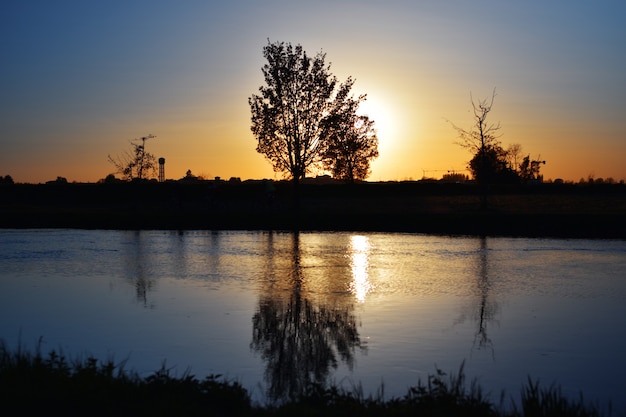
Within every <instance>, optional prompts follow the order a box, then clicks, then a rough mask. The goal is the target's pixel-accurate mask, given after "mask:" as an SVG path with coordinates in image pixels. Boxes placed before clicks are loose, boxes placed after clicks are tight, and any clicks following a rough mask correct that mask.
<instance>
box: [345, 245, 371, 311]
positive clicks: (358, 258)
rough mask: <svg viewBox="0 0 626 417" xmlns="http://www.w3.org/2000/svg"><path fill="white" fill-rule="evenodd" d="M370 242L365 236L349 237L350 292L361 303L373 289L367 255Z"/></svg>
mask: <svg viewBox="0 0 626 417" xmlns="http://www.w3.org/2000/svg"><path fill="white" fill-rule="evenodd" d="M370 248H371V245H370V242H369V238H368V237H367V236H359V235H355V236H350V249H349V255H348V256H350V266H351V267H352V282H350V292H351V293H353V294H354V296H355V297H356V299H357V301H358V302H360V303H362V302H364V301H365V296H366V295H367V293H368V292H370V291H371V290H372V289H373V286H372V284H371V283H370V281H369V254H370Z"/></svg>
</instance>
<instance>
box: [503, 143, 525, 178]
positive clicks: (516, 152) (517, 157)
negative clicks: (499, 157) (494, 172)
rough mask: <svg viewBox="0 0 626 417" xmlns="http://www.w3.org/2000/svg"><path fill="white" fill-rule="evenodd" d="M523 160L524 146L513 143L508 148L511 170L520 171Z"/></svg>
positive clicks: (507, 156)
mask: <svg viewBox="0 0 626 417" xmlns="http://www.w3.org/2000/svg"><path fill="white" fill-rule="evenodd" d="M521 158H522V145H520V144H519V143H512V144H510V145H509V146H508V147H507V148H506V160H507V164H508V165H509V168H511V169H512V170H513V171H517V170H518V169H519V164H520V162H521Z"/></svg>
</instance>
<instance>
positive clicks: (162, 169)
mask: <svg viewBox="0 0 626 417" xmlns="http://www.w3.org/2000/svg"><path fill="white" fill-rule="evenodd" d="M164 181H165V158H159V182H164Z"/></svg>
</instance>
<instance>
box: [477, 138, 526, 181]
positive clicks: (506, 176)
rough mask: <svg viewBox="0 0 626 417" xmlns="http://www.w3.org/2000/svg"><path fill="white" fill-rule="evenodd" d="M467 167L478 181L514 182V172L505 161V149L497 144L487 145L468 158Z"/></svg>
mask: <svg viewBox="0 0 626 417" xmlns="http://www.w3.org/2000/svg"><path fill="white" fill-rule="evenodd" d="M468 168H469V170H470V172H471V173H472V177H474V179H475V180H476V181H478V182H479V183H481V184H483V183H487V182H489V183H500V184H503V183H515V182H517V181H518V175H517V172H515V171H514V170H513V169H512V168H511V166H510V165H509V163H508V161H507V151H505V150H504V149H503V148H502V147H500V146H499V145H492V146H487V147H486V148H485V149H484V150H483V151H482V152H477V153H476V154H475V155H474V157H473V158H472V159H471V160H470V162H469V165H468Z"/></svg>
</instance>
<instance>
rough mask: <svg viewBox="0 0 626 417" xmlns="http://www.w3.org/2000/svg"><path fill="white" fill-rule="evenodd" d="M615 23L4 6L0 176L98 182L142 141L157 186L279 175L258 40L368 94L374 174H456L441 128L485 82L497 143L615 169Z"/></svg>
mask: <svg viewBox="0 0 626 417" xmlns="http://www.w3.org/2000/svg"><path fill="white" fill-rule="evenodd" d="M625 20H626V3H624V2H623V1H621V0H620V1H605V0H599V1H590V0H589V1H578V0H570V1H565V0H549V1H546V0H542V1H538V0H528V1H523V2H522V1H512V0H511V1H507V0H475V1H466V0H450V1H444V0H424V1H417V0H411V1H404V0H386V1H368V0H346V1H343V0H332V1H327V0H317V1H297V0H285V1H283V0H266V1H263V2H261V1H244V0H230V1H228V2H215V1H195V0H186V1H180V0H177V1H174V0H172V1H166V0H149V1H143V0H123V1H118V0H110V1H106V2H102V1H87V0H80V1H73V0H59V1H54V2H51V1H39V0H7V1H3V2H2V5H0V53H1V61H0V175H10V176H11V177H12V178H13V180H14V181H15V182H28V183H39V182H46V181H49V180H53V179H56V178H57V177H59V176H61V177H65V178H67V180H68V181H70V182H73V181H76V182H96V181H98V180H100V179H102V178H105V177H106V176H107V175H108V174H111V173H114V172H115V167H114V166H113V165H112V164H111V163H110V162H109V161H108V156H109V155H111V156H113V157H116V156H118V155H122V154H123V153H124V152H125V151H128V150H130V143H129V142H130V141H132V140H134V139H139V138H141V137H142V136H146V135H148V134H152V135H155V136H156V137H155V138H153V139H150V140H149V141H148V142H147V151H148V152H151V153H153V154H154V155H155V156H156V157H157V158H158V157H164V158H165V159H166V163H165V174H166V178H170V179H179V178H182V177H183V176H184V175H185V173H186V171H187V170H191V171H192V173H193V174H194V175H201V176H203V177H205V178H213V177H215V176H220V177H221V178H224V179H228V178H230V177H239V178H241V179H242V180H244V179H262V178H274V179H281V178H283V175H282V174H281V173H275V172H273V170H272V165H271V164H270V163H269V161H267V160H266V159H265V157H264V156H263V155H261V154H259V153H257V152H256V139H255V137H254V136H253V134H252V132H251V131H250V107H249V105H248V97H250V96H251V95H252V94H255V93H257V92H258V89H259V87H260V86H261V85H263V83H264V80H263V76H262V73H261V67H262V66H263V65H264V63H265V62H264V58H263V55H262V49H263V47H264V46H265V45H267V43H268V40H269V41H271V42H277V41H284V42H288V43H292V44H293V45H296V44H300V45H302V47H303V48H304V50H305V51H307V52H308V53H309V55H314V54H316V53H318V52H320V51H321V52H323V53H325V54H326V60H327V62H329V63H331V72H332V73H333V74H334V75H336V76H337V77H338V78H339V80H340V81H343V80H345V79H346V78H348V77H349V76H352V77H353V78H354V79H355V80H356V82H355V85H354V87H353V92H354V93H355V94H357V95H358V94H367V101H366V102H365V103H364V104H363V106H362V109H361V113H363V114H367V115H368V116H369V117H370V118H371V119H373V120H374V121H375V123H376V127H377V131H378V138H379V154H380V156H379V157H378V158H377V159H376V160H375V161H374V162H373V163H372V173H371V175H370V177H369V180H371V181H400V180H409V179H414V180H416V179H420V178H422V177H424V176H426V177H435V178H439V177H441V176H442V175H443V174H445V173H447V172H451V171H453V172H462V173H467V171H465V170H466V168H467V163H468V161H469V160H470V159H471V155H470V153H469V152H468V151H467V150H466V149H464V148H462V147H460V146H459V145H458V144H457V141H458V132H457V131H456V130H455V129H454V128H453V127H452V126H451V124H450V122H453V123H454V124H456V125H457V126H459V127H462V128H466V129H469V128H471V127H472V124H473V119H472V113H471V109H472V106H471V97H473V98H474V100H481V99H485V98H490V97H491V95H492V92H493V91H494V89H495V91H496V96H495V99H494V103H493V108H492V111H491V113H490V114H489V118H488V120H489V121H490V122H493V123H498V122H499V123H500V126H501V129H500V133H501V135H502V136H501V137H500V140H501V142H502V145H503V146H504V147H505V148H506V147H507V146H508V145H510V144H514V143H517V144H520V145H521V146H522V151H523V153H524V155H526V154H529V155H530V156H531V157H533V158H540V159H542V160H545V161H546V164H545V165H544V166H543V167H542V173H543V174H544V178H545V179H556V178H562V179H564V180H567V181H578V180H579V179H581V178H584V179H587V178H589V177H592V178H613V179H615V180H620V179H626V25H624V21H625Z"/></svg>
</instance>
